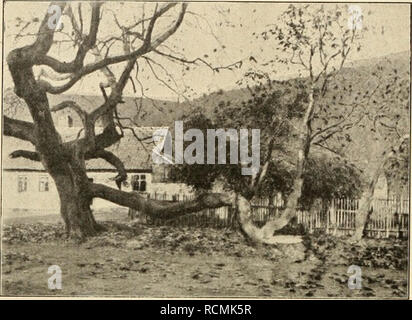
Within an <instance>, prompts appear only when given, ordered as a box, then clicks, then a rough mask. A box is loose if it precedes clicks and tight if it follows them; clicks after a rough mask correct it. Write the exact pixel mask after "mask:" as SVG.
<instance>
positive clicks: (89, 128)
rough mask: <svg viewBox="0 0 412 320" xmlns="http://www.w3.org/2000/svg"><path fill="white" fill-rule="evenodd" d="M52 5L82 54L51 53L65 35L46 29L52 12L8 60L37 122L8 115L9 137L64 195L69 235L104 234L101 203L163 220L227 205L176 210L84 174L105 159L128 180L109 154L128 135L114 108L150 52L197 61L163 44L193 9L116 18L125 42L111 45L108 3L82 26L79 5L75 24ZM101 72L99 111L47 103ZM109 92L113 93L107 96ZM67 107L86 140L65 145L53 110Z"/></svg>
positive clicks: (200, 202) (167, 8)
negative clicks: (103, 30)
mask: <svg viewBox="0 0 412 320" xmlns="http://www.w3.org/2000/svg"><path fill="white" fill-rule="evenodd" d="M51 5H52V6H55V7H54V8H56V6H57V8H60V10H61V12H63V13H64V14H65V15H67V16H68V17H69V18H70V21H71V25H72V30H73V32H72V34H71V35H70V40H71V43H72V44H73V45H74V47H75V48H76V54H75V56H74V58H73V60H71V61H69V62H65V61H60V60H59V59H57V58H55V57H53V56H51V55H50V54H49V52H50V50H51V49H52V47H53V46H54V45H55V44H56V41H55V39H54V38H55V35H56V33H57V32H59V31H58V30H56V28H55V27H54V28H51V27H50V24H49V23H48V22H49V21H50V20H51V19H52V18H53V17H52V13H53V11H52V10H51V11H50V12H52V13H50V12H48V13H46V15H45V16H44V18H43V20H42V21H41V23H40V27H39V30H38V32H37V34H36V35H35V41H34V42H33V43H32V44H30V45H26V46H23V47H20V48H17V49H14V50H12V51H11V52H10V53H9V54H8V56H7V64H8V67H9V71H10V73H11V75H12V79H13V82H14V91H15V93H16V95H17V96H18V97H20V98H21V99H23V100H24V101H25V103H26V105H27V108H28V109H29V111H30V114H31V117H32V119H33V121H32V122H26V121H21V120H16V119H13V118H10V117H7V116H5V117H4V134H5V135H8V136H13V137H16V138H19V139H22V140H25V141H28V142H30V143H32V144H33V145H34V147H35V151H34V152H32V151H28V150H16V151H15V152H13V153H12V155H11V156H12V157H24V158H27V159H30V160H33V161H40V162H41V163H42V164H43V166H44V168H45V169H46V170H47V172H48V173H49V174H50V175H51V177H52V178H53V180H54V182H55V184H56V187H57V191H58V194H59V197H60V204H61V208H60V211H61V215H62V217H63V220H64V222H65V226H66V231H67V234H68V235H71V236H75V237H84V236H91V235H95V234H96V233H97V232H98V231H99V230H101V229H102V227H101V225H99V224H98V223H97V222H96V221H95V219H94V217H93V214H92V211H91V210H90V204H91V202H92V199H93V198H96V197H98V198H102V199H106V200H109V201H111V202H114V203H117V204H119V205H122V206H127V207H130V208H134V209H137V210H139V211H144V212H145V213H146V214H148V215H151V216H154V217H160V218H168V217H176V216H179V215H182V214H187V213H191V212H197V211H200V210H201V209H203V208H207V207H209V208H215V207H219V206H222V205H225V204H228V203H229V201H228V199H227V197H225V196H223V195H218V194H207V195H203V196H200V197H198V198H197V199H195V200H193V201H187V202H183V203H174V204H170V203H167V202H162V201H156V200H150V199H145V198H143V197H142V196H139V195H138V194H135V193H128V192H124V191H121V190H117V189H113V188H110V187H108V186H106V185H103V184H97V183H92V182H90V181H89V179H88V176H87V172H86V165H85V161H86V160H88V159H93V158H102V159H104V160H106V161H107V162H108V163H110V164H111V165H113V166H114V167H115V168H116V169H117V171H118V176H117V177H116V180H117V182H119V183H122V182H124V181H125V180H126V178H127V173H126V170H125V168H124V165H123V163H122V161H121V159H119V158H118V157H117V156H116V155H115V154H113V153H112V152H110V151H108V150H106V148H108V147H110V146H111V145H113V144H114V143H116V142H118V141H119V140H120V139H121V138H122V133H119V132H118V131H119V121H118V120H119V119H118V118H117V117H116V109H117V107H118V106H119V104H121V103H122V93H123V90H124V88H125V86H126V84H127V83H128V81H129V80H130V79H131V74H132V72H133V70H136V73H138V72H139V63H140V62H141V61H149V62H150V63H152V64H153V61H151V60H150V59H151V58H150V56H149V54H158V55H167V57H168V58H169V59H175V60H176V59H180V60H181V63H198V62H199V61H197V60H193V61H189V60H184V59H183V58H181V56H174V55H173V54H169V53H163V52H162V51H161V46H162V45H163V46H164V45H165V42H167V40H168V39H169V38H171V37H172V36H173V35H174V34H175V32H176V31H177V30H178V29H179V27H180V26H181V24H182V21H183V19H184V17H185V13H186V11H187V10H186V9H187V4H186V3H183V4H177V3H167V4H163V5H158V4H156V5H155V6H154V10H152V11H151V12H150V13H148V12H149V11H150V10H143V14H142V16H141V18H140V19H138V20H136V22H135V23H133V24H132V25H130V26H124V25H121V24H120V23H119V22H118V20H117V18H116V17H115V16H114V17H115V21H116V24H117V25H118V27H119V28H121V29H122V36H121V37H120V38H119V37H110V38H107V39H99V38H98V36H99V34H98V32H99V29H100V23H101V20H102V19H101V18H102V3H91V4H90V6H91V9H90V10H89V11H90V12H91V14H90V21H89V23H88V24H86V21H84V20H83V15H84V13H82V9H81V5H79V7H78V12H77V15H78V18H77V19H76V16H75V14H74V12H73V11H74V10H72V8H71V5H69V4H66V2H57V3H52V4H51ZM174 13H175V15H176V16H175V17H174V18H173V19H172V21H171V23H170V24H167V26H166V28H165V26H164V25H165V24H164V23H163V24H162V23H161V22H160V21H161V20H162V19H163V18H164V17H169V18H170V16H173V14H174ZM169 21H170V19H169ZM85 25H89V28H88V30H87V31H85V30H84V29H85V27H84V26H85ZM159 25H161V26H162V27H158V26H159ZM115 42H116V43H117V44H119V43H120V44H122V45H123V53H120V54H116V55H110V48H111V46H112V45H113V44H114V43H115ZM91 55H92V56H94V61H93V62H90V63H86V61H89V60H90V59H88V57H89V56H91ZM113 65H119V66H120V65H122V67H123V69H122V72H121V74H120V76H119V77H118V79H116V76H115V75H114V73H113V72H112V71H111V70H110V67H111V66H113ZM36 66H40V67H42V68H43V67H44V71H42V72H41V73H40V75H38V76H37V77H36V76H35V72H34V70H33V68H34V67H36ZM46 69H47V70H51V71H50V72H49V71H46ZM98 71H101V72H102V73H103V74H104V75H105V77H106V80H107V81H104V82H102V83H101V84H100V89H101V92H102V94H103V96H104V98H105V101H104V103H103V104H102V105H100V106H99V107H98V108H96V109H95V110H93V111H92V112H90V113H87V112H85V111H84V108H82V106H79V105H78V104H77V103H75V102H74V101H64V102H62V103H60V104H59V105H57V106H50V105H49V100H48V97H47V94H61V93H64V92H66V91H67V90H69V89H70V88H72V87H73V86H74V85H75V84H76V83H78V82H79V81H80V80H81V79H82V78H84V77H86V76H87V75H89V74H92V73H94V72H98ZM56 81H59V84H54V82H56ZM61 82H63V83H62V84H61ZM106 90H109V92H107V93H106ZM64 108H71V109H73V110H74V111H75V112H76V113H77V114H78V115H79V117H80V119H81V121H82V124H83V136H82V137H81V138H80V139H75V140H73V141H68V142H63V141H62V138H61V136H60V135H59V133H58V131H57V130H56V127H55V124H54V123H53V119H52V116H51V112H52V111H55V112H56V111H59V110H62V109H64ZM98 119H101V122H102V123H103V127H104V128H103V131H102V132H101V133H99V134H96V133H95V125H96V121H97V120H98Z"/></svg>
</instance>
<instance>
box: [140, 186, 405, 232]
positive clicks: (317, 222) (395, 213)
mask: <svg viewBox="0 0 412 320" xmlns="http://www.w3.org/2000/svg"><path fill="white" fill-rule="evenodd" d="M147 197H149V198H152V199H157V200H165V201H173V202H174V201H187V200H191V199H193V198H194V196H193V195H187V194H174V195H170V194H167V193H154V194H151V195H149V194H148V195H147ZM283 209H284V203H283V201H282V200H280V199H278V198H273V199H271V200H269V199H255V200H254V201H252V203H251V213H250V214H251V215H252V217H253V218H252V220H253V221H254V223H255V224H256V225H257V226H262V225H264V224H265V223H266V221H267V220H268V219H270V218H276V217H277V216H279V215H280V213H281V212H282V210H283ZM358 209H359V200H354V199H334V200H332V201H331V203H330V205H329V206H327V207H322V206H313V207H312V209H311V210H310V211H298V214H297V223H298V224H302V225H303V227H304V228H305V230H306V231H307V232H309V233H312V232H314V231H318V230H322V231H324V232H327V233H329V234H334V235H337V236H341V235H351V234H352V233H353V232H354V231H355V217H356V212H357V210H358ZM371 209H372V214H371V221H370V223H369V224H368V226H367V227H366V231H367V236H369V237H373V238H389V237H396V238H407V236H408V229H409V227H408V224H409V200H402V199H375V200H374V201H373V203H372V206H371ZM234 213H235V212H234V209H233V208H231V207H221V208H218V209H205V210H203V211H202V212H200V213H193V214H188V215H185V216H182V217H179V218H176V219H170V220H166V221H165V220H160V219H154V220H152V219H150V218H149V217H140V218H141V219H142V220H143V222H146V223H148V224H154V225H174V226H199V227H213V228H227V227H229V228H233V227H236V223H235V219H234V218H235V217H234Z"/></svg>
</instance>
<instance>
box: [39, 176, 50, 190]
mask: <svg viewBox="0 0 412 320" xmlns="http://www.w3.org/2000/svg"><path fill="white" fill-rule="evenodd" d="M39 191H40V192H48V191H49V177H48V176H42V177H40V180H39Z"/></svg>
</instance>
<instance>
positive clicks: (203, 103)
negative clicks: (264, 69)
mask: <svg viewBox="0 0 412 320" xmlns="http://www.w3.org/2000/svg"><path fill="white" fill-rule="evenodd" d="M409 61H410V59H409V52H401V53H397V54H392V55H390V56H386V57H382V58H376V59H369V60H360V61H356V62H355V63H353V64H352V65H349V66H348V67H346V68H345V70H343V74H346V75H347V77H346V78H349V79H351V78H353V86H358V85H359V82H360V81H362V78H365V77H368V76H369V75H370V73H371V72H373V71H372V70H374V69H375V68H376V66H377V65H380V66H382V68H383V70H384V72H386V69H388V70H387V72H390V70H391V69H393V68H394V67H395V68H397V69H398V70H409ZM363 80H364V79H363ZM278 85H281V84H278ZM339 90H341V89H339ZM6 91H7V90H6ZM332 95H333V93H332ZM5 96H6V97H7V92H6V93H5ZM249 98H250V92H249V91H248V90H247V89H233V90H226V91H225V90H219V91H217V92H213V93H211V94H208V95H204V96H202V97H201V98H198V99H195V100H192V101H184V102H180V103H179V102H177V99H176V100H175V101H171V100H156V99H147V98H146V99H140V98H132V97H124V101H125V103H124V104H121V105H119V108H118V109H119V112H120V115H121V116H122V117H128V118H131V119H132V120H133V121H134V122H135V124H136V125H139V126H171V125H173V122H174V121H175V120H177V119H181V118H182V116H184V115H188V114H190V112H191V110H193V108H198V107H201V108H202V109H203V110H204V113H205V114H206V115H208V116H210V117H213V111H214V109H215V107H216V106H218V105H219V103H220V102H221V101H223V102H227V101H230V102H231V103H232V104H235V103H236V102H241V101H246V100H248V99H249ZM49 99H50V105H56V104H58V103H60V102H62V101H64V100H74V101H76V102H77V103H78V104H79V105H80V106H82V107H83V108H85V109H87V110H93V109H95V108H96V107H97V106H99V105H100V104H101V103H102V102H103V97H102V96H101V95H99V96H87V95H73V94H72V95H57V96H55V95H49ZM8 108H9V106H8V102H7V100H6V101H5V109H4V110H5V114H6V115H8V114H10V112H9V110H8ZM12 116H13V117H17V118H19V119H22V120H29V119H30V115H29V112H28V110H27V108H24V107H20V108H19V110H18V112H17V113H16V112H13V114H12Z"/></svg>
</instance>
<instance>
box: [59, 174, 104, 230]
mask: <svg viewBox="0 0 412 320" xmlns="http://www.w3.org/2000/svg"><path fill="white" fill-rule="evenodd" d="M54 181H55V183H56V187H57V191H58V194H59V198H60V213H61V216H62V218H63V220H64V223H65V227H66V233H67V236H69V237H73V238H84V237H87V236H94V235H96V234H97V232H98V231H100V230H103V228H102V227H101V226H100V225H98V224H97V222H96V220H95V219H94V217H93V213H92V210H91V208H90V205H91V198H90V197H89V196H87V195H85V194H84V193H83V192H81V191H80V189H79V188H76V186H75V185H74V184H73V177H70V176H61V175H60V176H59V177H55V179H54Z"/></svg>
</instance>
